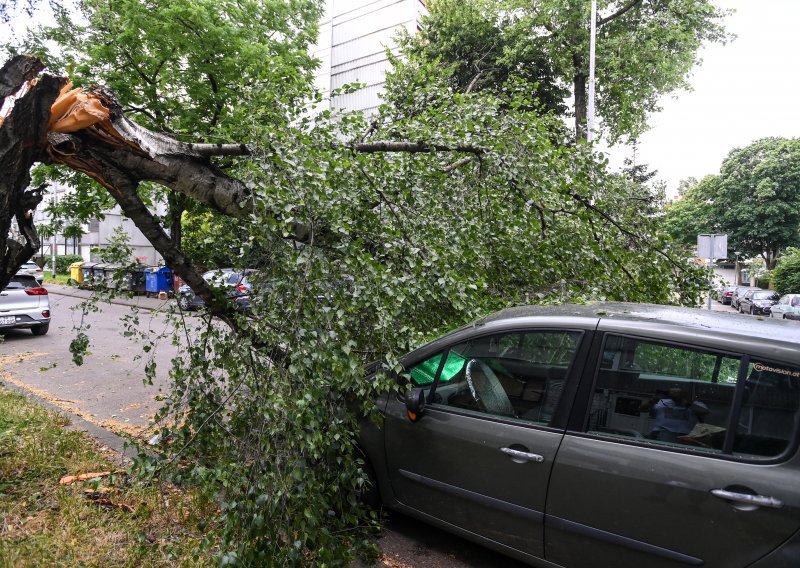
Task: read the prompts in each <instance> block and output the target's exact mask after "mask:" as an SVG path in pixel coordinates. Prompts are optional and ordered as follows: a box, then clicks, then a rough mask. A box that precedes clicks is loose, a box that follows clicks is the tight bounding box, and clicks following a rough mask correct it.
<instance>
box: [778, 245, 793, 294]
mask: <svg viewBox="0 0 800 568" xmlns="http://www.w3.org/2000/svg"><path fill="white" fill-rule="evenodd" d="M772 283H773V284H774V286H775V291H777V292H778V294H796V293H800V249H798V248H788V249H787V250H786V254H784V255H783V256H782V257H781V258H779V259H778V265H777V266H776V267H775V269H774V270H773V271H772Z"/></svg>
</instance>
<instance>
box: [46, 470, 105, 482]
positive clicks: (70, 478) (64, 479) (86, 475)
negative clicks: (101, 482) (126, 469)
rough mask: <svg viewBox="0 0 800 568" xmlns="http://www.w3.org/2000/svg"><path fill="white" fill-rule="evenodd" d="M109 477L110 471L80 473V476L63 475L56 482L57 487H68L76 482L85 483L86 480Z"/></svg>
mask: <svg viewBox="0 0 800 568" xmlns="http://www.w3.org/2000/svg"><path fill="white" fill-rule="evenodd" d="M109 475H111V472H110V471H99V472H95V473H81V474H80V475H65V476H64V477H62V478H61V479H59V480H58V484H59V485H69V484H70V483H75V482H76V481H86V480H87V479H94V478H95V477H108V476H109Z"/></svg>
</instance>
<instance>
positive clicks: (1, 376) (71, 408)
mask: <svg viewBox="0 0 800 568" xmlns="http://www.w3.org/2000/svg"><path fill="white" fill-rule="evenodd" d="M26 355H30V356H29V357H25V356H26ZM37 355H40V354H38V353H30V354H28V353H22V354H20V355H12V356H10V357H0V366H2V365H3V364H4V363H6V364H7V363H8V359H10V358H11V359H12V360H13V361H17V360H18V361H25V360H26V359H30V358H32V357H35V356H37ZM17 357H23V358H21V359H16V358H17ZM0 381H5V382H7V383H9V384H12V385H14V386H16V387H18V388H20V389H22V390H24V391H27V392H29V393H31V394H33V395H36V396H37V397H39V398H41V399H42V400H45V401H47V402H49V403H50V404H52V405H53V406H56V407H58V408H59V409H61V410H63V411H64V412H68V413H70V414H74V415H75V416H79V417H80V418H83V419H84V420H86V421H87V422H90V423H92V424H94V425H95V426H99V427H100V428H105V429H106V430H110V431H112V432H114V433H115V434H126V435H128V436H133V437H136V438H147V437H148V433H149V432H148V428H147V427H146V426H134V425H132V424H128V423H125V422H120V421H118V420H113V419H106V420H103V419H100V418H97V417H96V416H94V415H93V414H91V413H89V412H86V411H85V410H83V409H81V408H80V407H79V406H77V403H79V402H81V401H74V400H64V399H62V398H58V397H55V396H53V395H52V394H50V393H49V392H47V391H46V390H43V389H40V388H36V387H32V386H30V385H29V384H27V383H24V382H22V381H20V380H19V379H17V378H16V377H14V376H13V375H12V374H10V373H8V372H6V371H0Z"/></svg>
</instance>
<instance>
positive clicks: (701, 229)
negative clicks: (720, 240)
mask: <svg viewBox="0 0 800 568" xmlns="http://www.w3.org/2000/svg"><path fill="white" fill-rule="evenodd" d="M664 222H665V228H666V230H667V231H668V232H669V233H670V234H672V236H673V237H674V238H675V239H677V240H679V241H681V242H684V243H686V244H690V243H692V242H696V240H695V239H696V237H697V235H698V234H700V233H709V232H711V233H725V234H727V235H728V248H729V250H731V251H733V250H738V251H741V252H742V253H743V254H744V255H745V256H749V257H754V256H760V257H762V258H763V259H764V262H765V264H766V268H767V269H768V270H771V269H772V268H774V267H775V261H776V259H777V258H778V255H779V253H780V252H781V250H783V249H785V248H787V247H790V246H797V245H798V244H800V139H798V138H791V139H786V138H764V139H762V140H758V141H756V142H753V143H752V144H750V145H749V146H746V147H745V148H737V149H735V150H732V151H731V152H730V154H728V157H727V158H726V159H725V161H724V162H723V163H722V167H721V168H720V174H719V175H718V176H708V177H706V178H704V179H703V181H701V182H700V183H699V184H697V185H695V186H693V187H691V188H689V189H687V190H686V191H685V192H684V194H683V196H682V198H681V199H679V200H677V201H675V202H674V203H672V204H671V205H670V206H669V207H668V208H667V212H666V217H665V221H664Z"/></svg>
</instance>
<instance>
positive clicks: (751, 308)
mask: <svg viewBox="0 0 800 568" xmlns="http://www.w3.org/2000/svg"><path fill="white" fill-rule="evenodd" d="M754 314H755V312H754V311H753V306H750V315H751V316H752V315H754Z"/></svg>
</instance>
